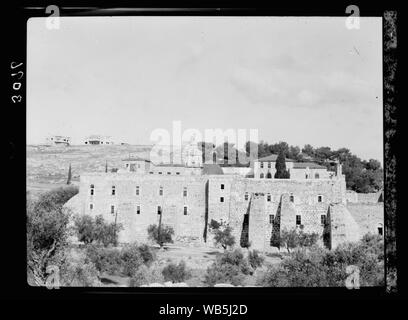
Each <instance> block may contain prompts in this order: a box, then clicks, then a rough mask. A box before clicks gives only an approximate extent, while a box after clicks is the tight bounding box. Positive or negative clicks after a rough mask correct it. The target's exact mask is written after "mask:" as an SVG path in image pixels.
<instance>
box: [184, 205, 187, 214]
mask: <svg viewBox="0 0 408 320" xmlns="http://www.w3.org/2000/svg"><path fill="white" fill-rule="evenodd" d="M184 215H185V216H186V215H187V206H184Z"/></svg>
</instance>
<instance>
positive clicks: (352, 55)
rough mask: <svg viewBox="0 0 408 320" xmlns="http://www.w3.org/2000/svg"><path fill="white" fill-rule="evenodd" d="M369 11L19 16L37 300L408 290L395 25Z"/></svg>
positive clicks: (30, 271)
mask: <svg viewBox="0 0 408 320" xmlns="http://www.w3.org/2000/svg"><path fill="white" fill-rule="evenodd" d="M361 9H362V8H360V7H359V6H357V5H352V4H350V5H349V6H347V7H344V8H343V7H341V8H339V12H340V13H339V14H337V15H336V14H334V15H330V14H327V15H324V12H323V11H322V14H313V12H315V11H312V10H311V14H305V15H300V11H299V12H297V13H295V14H283V13H282V11H279V12H278V13H277V14H274V11H273V10H269V11H262V10H258V11H257V10H256V9H255V8H254V9H253V10H252V11H251V10H247V9H242V10H241V11H239V10H240V9H238V8H237V9H235V11H234V10H232V9H225V10H224V9H222V8H217V9H195V10H193V9H192V8H190V9H188V8H185V9H179V10H180V11H177V10H176V9H174V10H173V11H172V9H160V8H155V9H152V8H150V9H146V8H144V9H143V8H114V7H109V8H107V7H105V8H98V7H69V6H68V5H67V6H63V5H61V6H60V5H51V4H50V5H47V6H42V7H40V6H39V7H36V6H32V7H30V6H28V5H27V6H25V7H24V8H20V9H18V10H17V9H16V12H22V11H24V17H25V18H24V19H21V21H23V25H22V26H21V27H22V28H23V29H24V31H25V32H26V39H25V41H26V42H24V39H20V38H19V39H17V40H18V41H19V42H21V44H22V47H23V48H24V50H25V59H24V58H23V57H24V55H22V56H21V57H20V56H18V54H15V55H14V58H12V59H11V60H10V62H9V66H10V68H9V78H10V79H9V80H10V83H11V84H10V88H9V89H10V90H9V92H10V97H8V99H9V100H10V104H11V105H12V107H13V109H12V111H11V112H15V114H17V110H19V111H18V112H22V115H21V116H22V117H25V119H24V120H25V121H23V119H20V122H21V123H20V126H19V128H20V127H21V128H20V129H17V125H16V126H15V129H14V131H13V134H17V131H20V134H21V133H23V132H24V134H23V135H24V136H23V137H21V138H19V139H17V138H16V139H15V140H12V139H11V140H10V141H9V146H10V150H11V156H10V157H9V158H10V163H11V165H10V168H9V170H6V171H8V172H7V174H8V175H9V177H11V178H7V181H12V183H13V185H17V183H18V184H19V185H20V189H24V186H25V192H24V191H22V192H20V193H21V194H23V193H24V195H25V200H23V199H20V200H17V199H16V200H15V202H16V203H17V202H18V203H20V204H21V205H22V204H23V202H24V204H25V208H26V210H25V212H20V213H19V214H18V216H19V219H20V218H21V219H22V223H21V224H22V226H21V228H20V229H21V230H20V231H22V232H23V233H22V234H23V236H24V235H25V239H24V237H20V238H21V239H20V240H22V241H23V242H24V244H23V246H24V249H25V253H24V258H23V262H24V264H25V265H24V266H23V269H24V270H25V272H24V275H23V278H24V279H23V280H24V281H23V282H24V283H25V286H26V289H27V290H28V291H30V292H31V293H34V294H35V292H38V293H39V294H41V295H43V294H46V295H48V296H52V295H53V294H57V295H58V294H62V295H63V294H65V293H67V292H71V293H70V294H73V292H77V293H78V295H82V294H83V293H84V292H85V293H86V294H93V293H98V294H99V295H100V296H103V295H104V294H105V293H108V292H110V293H112V292H115V293H117V294H120V293H121V292H126V294H127V295H132V294H135V297H136V296H137V294H140V292H142V293H143V292H145V293H146V292H148V293H149V294H152V295H151V296H150V297H152V298H153V295H154V294H155V293H160V292H166V294H168V295H169V296H170V295H171V294H172V293H173V292H174V294H176V293H177V292H179V293H180V292H183V293H184V294H187V295H188V294H189V292H191V293H192V292H205V291H195V290H214V292H218V294H219V297H220V299H221V297H222V294H220V292H223V290H224V292H239V290H251V291H248V292H253V293H254V297H255V295H256V294H258V293H256V292H264V293H265V292H268V291H262V290H274V294H278V295H279V292H280V291H279V290H282V292H286V293H285V294H288V292H289V294H290V291H284V290H305V291H304V292H305V293H306V294H307V292H308V291H307V290H313V289H319V290H320V289H321V290H323V291H322V292H324V290H328V289H329V290H341V293H342V294H344V295H347V294H348V293H350V294H353V295H356V294H357V295H358V293H359V292H362V293H367V292H368V293H370V292H372V291H370V290H374V291H373V292H377V293H378V294H380V295H384V294H390V293H393V292H394V293H395V292H397V280H398V277H397V271H398V272H399V271H400V269H398V270H397V256H398V255H397V251H396V248H397V247H396V234H397V231H396V221H397V220H396V214H397V213H396V208H397V206H396V182H395V178H396V169H395V168H396V167H397V165H396V161H397V160H396V156H395V154H394V153H393V150H392V148H394V147H395V146H396V137H397V135H396V134H397V131H396V100H395V97H394V94H395V91H396V90H395V87H394V86H395V75H396V72H397V69H396V64H393V63H395V57H396V56H395V51H396V45H397V40H396V31H395V30H396V29H395V28H396V24H395V23H396V22H395V21H396V12H395V11H379V14H370V13H371V12H370V11H368V12H369V14H366V15H360V10H361ZM166 10H167V11H166ZM200 10H202V12H201V13H200ZM361 12H363V10H361ZM366 12H367V11H366ZM16 30H17V29H16ZM17 40H16V41H17ZM16 48H17V47H16ZM16 50H17V49H16ZM16 50H15V52H17V51H16ZM10 123H11V122H10ZM24 130H25V131H24ZM16 141H20V143H17V142H16ZM21 141H25V143H24V144H22V145H21ZM18 149H21V150H22V151H21V152H20V151H17V150H18ZM21 155H23V157H22V158H21V159H20V160H21V162H19V163H20V164H18V165H17V163H18V162H17V161H20V160H18V159H19V158H20V157H21ZM13 162H14V163H13ZM23 163H25V168H24V169H25V170H22V171H21V168H20V170H18V171H19V174H20V175H22V177H21V179H25V181H20V182H17V171H16V168H17V167H20V166H21V165H22V164H23ZM13 175H16V176H15V178H12V177H13ZM14 179H15V182H14ZM21 179H20V180H21ZM9 189H13V187H12V186H10V187H9ZM20 207H21V206H20ZM19 211H20V210H14V212H13V213H15V214H17V213H18V212H19ZM400 221H402V220H400ZM5 225H8V224H5ZM24 228H25V230H24ZM399 248H400V247H399ZM16 251H17V249H16ZM69 290H79V291H69ZM83 290H85V291H83ZM206 292H207V294H208V293H209V292H213V291H206ZM241 292H246V291H241ZM333 292H334V291H333ZM230 297H231V296H230ZM144 298H146V299H147V298H148V296H144ZM220 301H221V300H220ZM220 303H221V302H220ZM155 308H156V309H157V310H156V309H154V311H152V314H153V313H154V314H156V315H157V316H160V317H162V318H165V317H166V316H167V317H168V316H181V317H187V318H189V317H193V315H196V316H197V315H198V314H200V315H202V316H203V315H205V316H208V317H210V316H211V315H224V316H229V317H231V316H233V315H241V316H244V315H245V314H247V312H248V311H250V312H253V310H252V309H251V307H250V306H249V305H247V304H236V305H228V306H223V307H222V306H221V304H220V305H207V306H203V308H202V309H197V308H196V309H194V308H193V307H191V309H190V307H189V306H187V305H185V306H184V305H183V304H182V302H181V300H180V301H179V306H178V307H177V306H176V305H171V304H162V305H160V306H156V307H155ZM234 308H235V309H234ZM224 311H225V312H224ZM250 312H248V313H250Z"/></svg>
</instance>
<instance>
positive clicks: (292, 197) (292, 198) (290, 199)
mask: <svg viewBox="0 0 408 320" xmlns="http://www.w3.org/2000/svg"><path fill="white" fill-rule="evenodd" d="M289 201H290V202H295V197H294V196H293V194H291V195H290V196H289Z"/></svg>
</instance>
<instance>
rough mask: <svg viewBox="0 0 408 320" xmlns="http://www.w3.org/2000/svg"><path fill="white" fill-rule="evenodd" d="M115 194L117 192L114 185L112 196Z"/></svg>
mask: <svg viewBox="0 0 408 320" xmlns="http://www.w3.org/2000/svg"><path fill="white" fill-rule="evenodd" d="M115 194H116V189H115V186H112V196H114V195H115Z"/></svg>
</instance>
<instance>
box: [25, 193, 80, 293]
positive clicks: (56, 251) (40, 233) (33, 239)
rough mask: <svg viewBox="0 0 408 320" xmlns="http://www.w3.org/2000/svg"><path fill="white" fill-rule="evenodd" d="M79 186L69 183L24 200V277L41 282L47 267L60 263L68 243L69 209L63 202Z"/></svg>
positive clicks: (34, 282)
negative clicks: (25, 254)
mask: <svg viewBox="0 0 408 320" xmlns="http://www.w3.org/2000/svg"><path fill="white" fill-rule="evenodd" d="M77 193H78V189H77V188H75V187H72V186H69V187H64V188H58V189H54V190H51V191H49V192H46V193H44V194H42V195H41V196H40V197H39V199H38V200H37V201H31V200H30V199H28V201H27V222H26V223H27V280H28V282H29V283H30V284H31V285H37V286H38V285H44V284H45V281H46V278H47V276H48V274H47V271H46V269H47V266H49V265H56V266H60V265H61V263H62V261H63V260H64V258H65V248H66V246H67V245H68V237H69V235H70V232H69V227H68V225H69V219H70V212H69V211H68V210H66V209H65V208H63V205H64V204H65V203H66V202H67V201H68V200H69V199H70V198H71V197H73V196H74V195H75V194H77Z"/></svg>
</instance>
